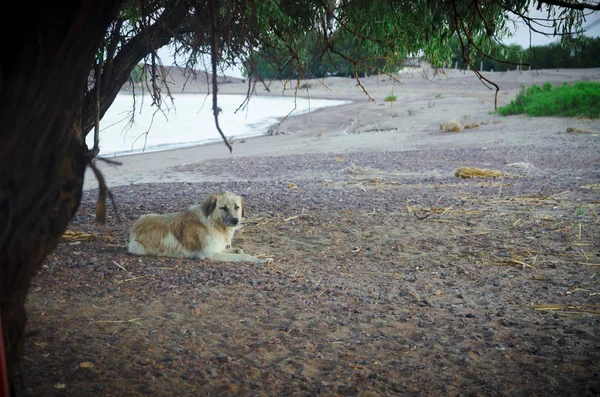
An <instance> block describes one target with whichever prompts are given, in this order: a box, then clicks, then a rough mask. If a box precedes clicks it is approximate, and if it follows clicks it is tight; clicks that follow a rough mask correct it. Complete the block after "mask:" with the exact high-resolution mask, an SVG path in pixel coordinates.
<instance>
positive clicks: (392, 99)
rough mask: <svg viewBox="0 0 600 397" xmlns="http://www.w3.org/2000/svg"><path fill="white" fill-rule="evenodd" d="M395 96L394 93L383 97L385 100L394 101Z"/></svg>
mask: <svg viewBox="0 0 600 397" xmlns="http://www.w3.org/2000/svg"><path fill="white" fill-rule="evenodd" d="M396 98H397V97H396V95H391V94H390V95H388V96H386V97H385V99H384V101H385V102H396Z"/></svg>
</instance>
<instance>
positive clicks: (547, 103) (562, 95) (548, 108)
mask: <svg viewBox="0 0 600 397" xmlns="http://www.w3.org/2000/svg"><path fill="white" fill-rule="evenodd" d="M498 113H500V114H501V115H503V116H507V115H511V114H521V113H525V114H527V115H529V116H566V117H576V116H584V117H593V118H597V117H600V83H597V82H588V81H581V82H577V83H575V84H573V85H569V84H568V83H564V84H562V85H560V86H557V87H552V84H550V83H546V84H544V85H543V86H542V87H539V86H538V85H535V84H534V85H532V86H531V87H529V88H525V86H521V91H520V92H519V94H518V95H517V98H516V99H515V100H514V101H512V102H511V103H509V104H508V105H506V106H503V107H501V108H499V109H498Z"/></svg>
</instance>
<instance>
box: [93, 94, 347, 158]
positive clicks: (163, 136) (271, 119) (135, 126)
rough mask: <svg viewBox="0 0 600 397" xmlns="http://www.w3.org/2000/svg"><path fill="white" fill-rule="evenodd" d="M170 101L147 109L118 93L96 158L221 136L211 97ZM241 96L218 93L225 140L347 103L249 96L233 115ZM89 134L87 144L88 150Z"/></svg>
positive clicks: (142, 99) (146, 100)
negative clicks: (243, 106)
mask: <svg viewBox="0 0 600 397" xmlns="http://www.w3.org/2000/svg"><path fill="white" fill-rule="evenodd" d="M173 98H174V100H173V102H171V100H170V99H165V101H164V102H163V107H164V109H165V110H164V112H163V111H157V108H156V106H151V103H152V100H151V98H150V97H149V96H148V95H144V96H142V95H137V96H136V97H135V114H134V118H133V122H130V121H131V116H132V114H133V111H134V97H133V96H132V95H131V94H119V95H118V96H117V98H116V99H115V101H114V102H113V104H112V106H111V107H110V108H109V109H108V111H107V112H106V114H105V115H104V118H103V119H102V120H101V121H100V156H102V157H109V156H115V155H126V154H134V153H140V152H149V151H157V150H167V149H173V148H178V147H185V146H194V145H199V144H204V143H210V142H214V141H220V140H221V137H220V135H219V132H218V131H217V129H216V127H215V122H214V117H213V114H212V96H206V95H203V94H174V95H173ZM244 99H245V96H244V95H219V103H218V106H219V107H220V108H221V109H222V110H223V112H222V113H221V114H220V115H219V125H220V127H221V130H222V131H223V133H224V134H225V136H226V137H228V138H242V137H251V136H258V135H265V134H266V133H267V130H268V128H269V126H270V125H272V124H275V123H277V122H278V121H279V120H280V119H281V118H283V117H285V116H286V115H288V114H289V115H290V116H292V115H298V114H302V113H306V112H309V111H314V110H317V109H320V108H323V107H328V106H339V105H343V104H346V103H350V102H349V101H335V100H326V99H311V100H310V101H309V100H307V99H304V98H296V103H295V104H294V98H293V97H252V98H251V99H250V103H249V104H248V105H247V106H246V107H245V108H243V109H240V110H239V111H238V112H237V113H236V112H235V111H236V109H237V108H238V107H239V106H240V105H241V104H242V103H243V101H244ZM93 135H94V134H93V132H91V133H90V134H89V135H88V136H87V139H86V141H87V144H88V146H89V147H90V148H91V147H92V146H93V142H94V137H93Z"/></svg>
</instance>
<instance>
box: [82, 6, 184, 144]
mask: <svg viewBox="0 0 600 397" xmlns="http://www.w3.org/2000/svg"><path fill="white" fill-rule="evenodd" d="M184 3H185V2H183V1H181V2H175V5H174V6H165V11H164V12H163V13H162V14H161V16H160V17H159V18H158V19H157V20H156V22H155V23H154V24H152V25H150V26H149V27H147V28H146V29H143V30H142V31H141V32H140V33H138V34H137V36H135V37H134V38H132V39H131V40H129V41H128V42H127V44H125V45H124V46H123V47H121V48H120V49H119V51H118V53H117V55H116V56H115V57H114V59H106V60H105V62H104V68H110V69H111V76H110V79H108V78H105V79H103V81H102V82H101V83H102V84H101V85H100V118H102V117H103V116H104V114H105V113H106V111H107V110H108V108H109V107H110V105H112V103H113V101H114V99H115V98H116V96H117V94H118V93H119V91H120V90H121V87H122V86H123V84H125V83H126V82H127V79H128V78H129V74H130V71H131V70H132V69H133V67H134V66H135V65H137V64H138V62H139V61H140V60H142V59H143V58H144V57H146V56H147V55H149V54H151V53H153V52H155V51H156V50H157V49H158V48H160V47H162V46H164V45H166V44H168V43H169V42H170V41H171V39H172V38H173V37H174V36H175V35H176V34H177V33H176V29H177V28H178V27H179V26H180V25H181V24H182V22H183V21H184V20H185V17H186V11H187V9H186V7H185V4H184ZM97 85H98V81H96V82H95V86H97ZM92 92H93V90H91V91H90V92H88V93H86V96H85V99H84V105H83V117H82V128H83V136H87V134H88V133H89V132H90V130H91V129H92V127H93V125H94V119H95V113H96V112H95V109H94V106H93V103H94V99H93V98H92V97H91V95H90V94H91V93H92Z"/></svg>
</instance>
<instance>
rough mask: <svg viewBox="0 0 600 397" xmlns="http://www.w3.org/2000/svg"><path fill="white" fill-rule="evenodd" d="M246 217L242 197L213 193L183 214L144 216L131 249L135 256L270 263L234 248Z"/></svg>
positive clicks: (131, 240)
mask: <svg viewBox="0 0 600 397" xmlns="http://www.w3.org/2000/svg"><path fill="white" fill-rule="evenodd" d="M244 216H245V206H244V202H243V200H242V198H241V197H240V196H238V195H236V194H234V193H231V192H221V193H217V194H213V195H211V196H210V197H208V198H207V199H206V200H205V201H204V203H202V204H201V205H195V206H191V207H190V208H188V209H187V210H185V211H182V212H174V213H170V214H164V215H157V214H148V215H142V216H141V217H140V219H138V220H137V221H136V222H135V223H134V224H133V227H132V228H131V232H130V235H129V247H128V249H129V252H131V253H132V254H136V255H156V256H170V257H178V258H199V259H205V258H209V259H212V260H217V261H224V262H256V263H266V262H269V261H271V260H272V259H270V258H267V259H258V258H255V257H253V256H251V255H248V254H245V253H244V251H243V250H241V249H239V248H231V240H232V238H233V234H234V233H235V231H236V230H237V229H239V227H240V224H241V222H242V218H243V217H244Z"/></svg>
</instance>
